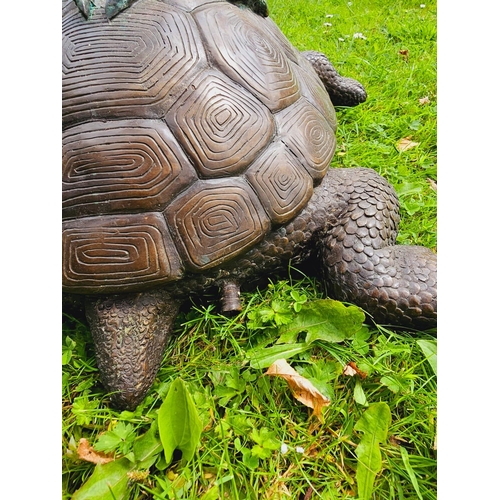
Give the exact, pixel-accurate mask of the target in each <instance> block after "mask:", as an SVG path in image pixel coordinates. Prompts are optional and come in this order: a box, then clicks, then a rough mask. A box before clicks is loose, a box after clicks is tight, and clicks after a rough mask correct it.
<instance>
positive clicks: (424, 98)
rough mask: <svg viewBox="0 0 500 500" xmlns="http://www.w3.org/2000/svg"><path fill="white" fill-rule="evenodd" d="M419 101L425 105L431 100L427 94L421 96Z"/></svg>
mask: <svg viewBox="0 0 500 500" xmlns="http://www.w3.org/2000/svg"><path fill="white" fill-rule="evenodd" d="M418 102H419V103H420V104H421V105H422V106H423V105H424V104H429V103H430V102H431V100H430V99H429V98H428V97H427V96H425V97H422V98H420V99H419V100H418Z"/></svg>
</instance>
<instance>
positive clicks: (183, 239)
mask: <svg viewBox="0 0 500 500" xmlns="http://www.w3.org/2000/svg"><path fill="white" fill-rule="evenodd" d="M165 217H166V218H167V220H168V222H169V226H170V227H171V228H172V229H173V230H174V232H175V236H176V238H175V239H176V243H177V245H178V248H179V251H180V252H181V254H182V256H183V257H184V260H185V262H186V265H187V266H188V267H189V268H190V269H191V270H193V271H200V270H203V269H209V268H211V267H214V266H216V265H217V264H220V263H221V262H223V261H225V260H228V259H231V258H232V257H234V256H236V255H238V254H240V253H242V252H243V251H244V250H246V249H248V248H249V247H251V246H253V245H255V244H256V243H258V242H259V241H260V240H262V238H263V237H264V236H265V234H266V233H267V232H268V231H269V229H270V227H271V223H270V221H269V218H268V217H267V215H266V213H265V211H264V209H263V208H262V205H261V203H260V202H259V200H258V198H257V196H256V194H255V192H254V191H253V190H252V188H251V187H250V186H249V185H248V184H247V183H246V182H244V181H243V180H242V179H238V178H230V179H214V180H210V181H199V182H197V183H196V184H194V185H193V186H191V187H190V188H189V189H188V190H187V191H186V192H185V193H183V194H182V195H181V196H179V197H178V198H177V199H176V200H175V201H174V202H173V203H172V204H171V205H170V206H169V208H168V211H167V212H166V213H165Z"/></svg>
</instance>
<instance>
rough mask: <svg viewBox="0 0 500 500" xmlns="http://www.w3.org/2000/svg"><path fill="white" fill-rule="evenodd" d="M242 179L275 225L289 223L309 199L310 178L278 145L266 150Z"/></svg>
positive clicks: (288, 153) (310, 189)
mask: <svg viewBox="0 0 500 500" xmlns="http://www.w3.org/2000/svg"><path fill="white" fill-rule="evenodd" d="M246 175H247V178H248V180H249V182H250V184H251V185H252V186H253V188H254V189H255V191H256V192H257V194H258V195H259V199H260V201H261V202H262V204H263V205H264V208H265V209H266V211H267V213H268V214H269V217H270V218H271V220H272V221H273V223H275V224H282V223H284V222H286V221H289V220H290V219H291V218H292V217H293V216H294V215H296V214H297V213H298V212H300V210H302V208H304V205H305V204H306V203H307V202H308V201H309V198H310V197H311V195H312V191H313V181H312V177H311V176H310V175H309V174H308V173H307V171H306V170H305V169H304V168H303V167H302V165H301V164H300V162H299V161H298V159H297V157H295V156H294V155H293V154H291V153H290V152H289V151H288V149H287V148H286V147H285V145H284V144H283V143H282V142H279V143H277V144H274V145H273V146H272V147H269V148H268V149H267V150H266V151H265V153H264V154H263V155H262V156H261V157H259V159H258V160H257V161H256V162H254V164H253V165H252V166H251V167H250V168H249V169H248V171H247V174H246Z"/></svg>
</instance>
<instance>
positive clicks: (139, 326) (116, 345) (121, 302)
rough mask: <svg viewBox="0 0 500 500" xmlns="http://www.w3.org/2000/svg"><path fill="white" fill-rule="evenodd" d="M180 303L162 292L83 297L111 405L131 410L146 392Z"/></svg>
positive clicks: (161, 355)
mask: <svg viewBox="0 0 500 500" xmlns="http://www.w3.org/2000/svg"><path fill="white" fill-rule="evenodd" d="M179 306H180V301H178V300H174V299H172V297H171V296H170V295H169V294H167V293H165V292H163V291H153V292H141V293H130V294H122V295H110V296H107V297H98V298H92V297H90V298H88V299H87V301H86V304H85V311H86V315H87V319H88V321H89V324H90V330H91V332H92V337H93V339H94V344H95V348H96V358H97V366H98V368H99V372H100V374H101V380H102V382H103V384H104V386H105V388H106V390H107V391H109V392H111V393H112V395H111V403H112V405H113V406H114V407H116V408H118V409H127V410H134V409H135V408H136V407H137V405H138V404H139V403H140V402H141V401H142V400H143V399H144V397H145V396H146V394H147V392H148V390H149V388H150V387H151V385H152V384H153V381H154V379H155V376H156V373H157V371H158V368H159V367H160V364H161V361H162V357H163V354H164V352H165V346H166V343H167V341H168V339H169V337H170V334H171V332H172V327H173V322H174V320H175V317H176V316H177V313H178V311H179Z"/></svg>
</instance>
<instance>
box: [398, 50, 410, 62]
mask: <svg viewBox="0 0 500 500" xmlns="http://www.w3.org/2000/svg"><path fill="white" fill-rule="evenodd" d="M399 55H400V56H401V57H402V58H403V59H404V60H405V61H408V57H410V52H409V51H408V49H401V50H400V51H399Z"/></svg>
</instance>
